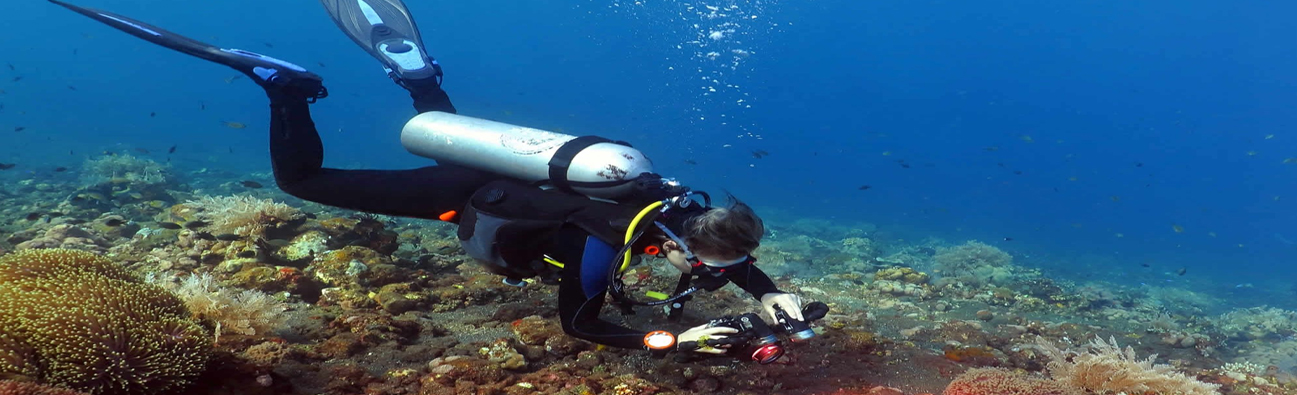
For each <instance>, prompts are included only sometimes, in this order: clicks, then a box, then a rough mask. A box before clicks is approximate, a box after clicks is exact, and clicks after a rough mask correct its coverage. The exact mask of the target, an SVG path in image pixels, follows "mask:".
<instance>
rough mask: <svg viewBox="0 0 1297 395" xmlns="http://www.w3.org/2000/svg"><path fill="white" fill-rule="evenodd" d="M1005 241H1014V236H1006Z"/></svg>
mask: <svg viewBox="0 0 1297 395" xmlns="http://www.w3.org/2000/svg"><path fill="white" fill-rule="evenodd" d="M1004 241H1013V238H1012V237H1005V238H1004Z"/></svg>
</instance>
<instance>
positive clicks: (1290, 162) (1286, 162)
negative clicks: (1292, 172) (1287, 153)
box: [1283, 158, 1297, 165]
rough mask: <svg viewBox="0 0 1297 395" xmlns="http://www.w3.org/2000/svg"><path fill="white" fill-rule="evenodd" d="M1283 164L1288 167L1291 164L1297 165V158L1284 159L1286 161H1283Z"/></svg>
mask: <svg viewBox="0 0 1297 395" xmlns="http://www.w3.org/2000/svg"><path fill="white" fill-rule="evenodd" d="M1283 163H1284V164H1286V165H1291V164H1293V163H1297V158H1288V159H1284V160H1283Z"/></svg>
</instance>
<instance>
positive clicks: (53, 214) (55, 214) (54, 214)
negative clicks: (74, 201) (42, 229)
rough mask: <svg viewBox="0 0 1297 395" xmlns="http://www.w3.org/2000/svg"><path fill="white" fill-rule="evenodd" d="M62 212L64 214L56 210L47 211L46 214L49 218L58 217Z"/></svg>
mask: <svg viewBox="0 0 1297 395" xmlns="http://www.w3.org/2000/svg"><path fill="white" fill-rule="evenodd" d="M63 214H64V213H61V212H58V211H50V212H49V213H47V214H46V215H49V216H50V218H58V217H62V216H63Z"/></svg>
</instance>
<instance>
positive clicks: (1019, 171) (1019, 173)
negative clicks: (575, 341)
mask: <svg viewBox="0 0 1297 395" xmlns="http://www.w3.org/2000/svg"><path fill="white" fill-rule="evenodd" d="M1013 174H1017V175H1022V170H1014V171H1013Z"/></svg>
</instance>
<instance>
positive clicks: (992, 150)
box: [982, 145, 1000, 152]
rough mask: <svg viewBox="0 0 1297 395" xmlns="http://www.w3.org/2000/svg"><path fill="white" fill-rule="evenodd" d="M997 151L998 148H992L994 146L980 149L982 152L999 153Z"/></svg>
mask: <svg viewBox="0 0 1297 395" xmlns="http://www.w3.org/2000/svg"><path fill="white" fill-rule="evenodd" d="M999 150H1000V147H996V146H994V145H993V146H990V147H986V148H982V151H987V152H995V151H999Z"/></svg>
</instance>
